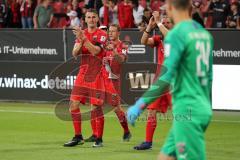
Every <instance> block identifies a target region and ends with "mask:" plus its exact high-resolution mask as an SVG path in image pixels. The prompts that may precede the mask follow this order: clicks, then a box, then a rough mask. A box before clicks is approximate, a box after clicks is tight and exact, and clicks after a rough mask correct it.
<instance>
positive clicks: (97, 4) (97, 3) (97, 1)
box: [88, 0, 103, 14]
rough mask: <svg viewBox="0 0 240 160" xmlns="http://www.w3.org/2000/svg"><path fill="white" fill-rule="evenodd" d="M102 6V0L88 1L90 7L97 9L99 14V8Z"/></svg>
mask: <svg viewBox="0 0 240 160" xmlns="http://www.w3.org/2000/svg"><path fill="white" fill-rule="evenodd" d="M102 6H103V3H102V1H101V0H89V1H88V7H89V8H92V9H96V10H97V13H98V14H99V10H100V8H101V7H102Z"/></svg>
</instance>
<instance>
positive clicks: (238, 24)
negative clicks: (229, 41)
mask: <svg viewBox="0 0 240 160" xmlns="http://www.w3.org/2000/svg"><path fill="white" fill-rule="evenodd" d="M238 7H239V3H238V2H237V1H232V2H231V12H230V13H229V15H228V18H227V21H226V25H227V28H237V29H240V13H239V9H238Z"/></svg>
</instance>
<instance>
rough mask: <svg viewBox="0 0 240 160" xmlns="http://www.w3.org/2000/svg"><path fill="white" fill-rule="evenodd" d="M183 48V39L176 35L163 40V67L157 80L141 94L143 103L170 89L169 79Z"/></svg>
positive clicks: (173, 72) (174, 71) (172, 74)
mask: <svg viewBox="0 0 240 160" xmlns="http://www.w3.org/2000/svg"><path fill="white" fill-rule="evenodd" d="M183 50H184V43H183V39H181V37H179V36H178V35H176V34H175V35H174V36H169V38H167V39H166V40H165V42H164V55H165V59H164V62H163V66H164V69H162V71H161V72H162V73H161V74H160V77H159V78H158V80H157V81H156V82H155V83H154V84H153V85H152V86H151V87H150V89H149V90H148V91H147V92H145V93H144V95H143V96H142V98H143V101H144V102H145V104H150V103H152V102H153V101H155V100H156V99H157V98H159V97H160V96H161V95H163V94H165V93H166V92H168V91H169V89H171V88H170V87H171V85H170V84H171V80H172V78H173V76H174V75H175V73H176V71H177V69H178V66H179V62H180V60H181V57H182V54H183Z"/></svg>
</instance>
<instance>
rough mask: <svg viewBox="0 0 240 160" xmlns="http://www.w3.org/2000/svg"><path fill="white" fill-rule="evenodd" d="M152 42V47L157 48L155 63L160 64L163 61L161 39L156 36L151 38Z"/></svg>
mask: <svg viewBox="0 0 240 160" xmlns="http://www.w3.org/2000/svg"><path fill="white" fill-rule="evenodd" d="M152 38H153V41H154V45H153V47H157V63H158V64H162V63H163V60H164V49H163V42H162V38H161V37H160V36H158V35H155V36H153V37H152Z"/></svg>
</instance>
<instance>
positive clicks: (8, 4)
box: [0, 0, 240, 29]
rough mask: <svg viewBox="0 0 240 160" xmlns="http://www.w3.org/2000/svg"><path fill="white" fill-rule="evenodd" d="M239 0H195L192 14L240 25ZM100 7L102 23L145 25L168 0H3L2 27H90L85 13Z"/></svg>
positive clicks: (221, 24)
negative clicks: (86, 23) (85, 19)
mask: <svg viewBox="0 0 240 160" xmlns="http://www.w3.org/2000/svg"><path fill="white" fill-rule="evenodd" d="M239 6H240V1H239V0H193V3H192V16H193V18H194V19H195V20H197V21H198V22H200V23H201V24H202V25H204V26H205V27H206V28H237V29H239V28H240V20H239V15H240V9H239ZM90 8H94V9H96V10H97V11H98V13H99V17H100V23H101V24H100V25H104V26H109V25H111V24H119V25H120V27H121V28H136V27H140V28H141V27H144V26H145V25H146V24H147V23H148V21H149V19H150V17H151V15H152V14H151V13H152V12H153V11H156V10H157V11H160V12H161V15H162V16H164V15H165V9H164V0H0V28H65V27H72V26H81V27H83V28H84V27H86V26H85V23H84V15H85V13H86V11H87V10H88V9H90Z"/></svg>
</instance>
